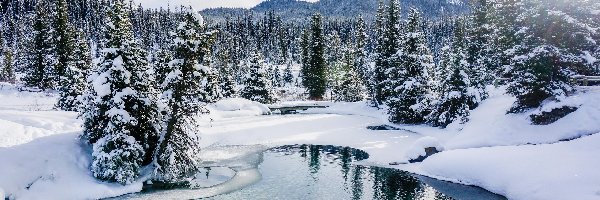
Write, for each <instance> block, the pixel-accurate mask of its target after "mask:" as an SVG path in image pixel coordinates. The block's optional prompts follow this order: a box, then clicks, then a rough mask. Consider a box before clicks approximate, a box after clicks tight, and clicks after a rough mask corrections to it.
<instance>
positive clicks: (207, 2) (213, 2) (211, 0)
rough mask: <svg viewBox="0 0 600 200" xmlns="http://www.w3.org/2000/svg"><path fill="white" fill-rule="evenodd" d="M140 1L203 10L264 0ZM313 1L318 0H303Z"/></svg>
mask: <svg viewBox="0 0 600 200" xmlns="http://www.w3.org/2000/svg"><path fill="white" fill-rule="evenodd" d="M134 1H135V2H138V3H141V4H142V6H144V7H145V8H159V7H161V6H162V7H166V6H167V5H171V8H173V7H175V6H179V5H186V6H187V5H192V7H194V9H196V10H204V9H206V8H218V7H228V8H252V7H254V6H256V5H258V4H259V3H260V2H262V1H264V0H134ZM305 1H309V2H315V1H318V0H305Z"/></svg>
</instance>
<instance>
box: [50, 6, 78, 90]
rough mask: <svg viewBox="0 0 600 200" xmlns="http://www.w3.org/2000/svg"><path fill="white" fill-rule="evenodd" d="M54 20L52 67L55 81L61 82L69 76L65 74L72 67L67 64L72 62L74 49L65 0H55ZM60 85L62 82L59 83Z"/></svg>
mask: <svg viewBox="0 0 600 200" xmlns="http://www.w3.org/2000/svg"><path fill="white" fill-rule="evenodd" d="M56 6H57V7H56V10H57V12H56V21H55V23H54V24H53V26H55V27H56V29H55V30H56V33H55V34H56V44H55V45H56V47H55V48H56V59H57V60H56V62H57V63H56V68H55V69H54V71H55V73H56V75H55V82H56V83H61V82H62V79H64V78H67V79H69V78H71V77H68V76H66V71H67V70H68V69H67V68H72V67H71V66H69V64H72V63H73V62H72V60H73V59H74V58H73V56H74V54H73V49H74V37H73V35H72V33H73V32H74V31H73V28H72V27H71V24H70V23H69V19H68V17H69V16H68V15H69V13H68V5H67V1H66V0H58V1H57V2H56ZM61 86H62V83H61Z"/></svg>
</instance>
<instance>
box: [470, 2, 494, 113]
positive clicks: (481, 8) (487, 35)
mask: <svg viewBox="0 0 600 200" xmlns="http://www.w3.org/2000/svg"><path fill="white" fill-rule="evenodd" d="M472 7H473V8H474V12H473V14H472V15H471V17H470V19H469V22H470V23H469V25H468V26H469V27H468V29H467V30H466V38H467V41H466V43H468V46H467V47H466V48H467V55H468V59H467V62H468V63H469V64H470V65H471V66H470V67H469V68H467V69H465V70H466V73H467V74H468V75H469V78H470V80H471V84H470V89H469V91H471V92H473V93H478V94H475V95H476V96H479V100H478V101H476V102H474V105H471V108H475V107H477V105H478V104H479V102H480V101H482V100H483V99H485V98H487V96H488V94H487V91H486V86H487V85H489V84H491V83H492V82H493V80H494V79H495V75H494V72H495V71H497V70H498V69H495V68H491V67H495V66H497V65H496V64H494V63H493V62H495V60H496V59H495V56H493V53H492V52H493V51H494V48H495V47H494V43H493V42H492V41H493V39H494V37H495V35H494V33H493V29H494V27H493V24H492V18H491V17H492V11H493V3H492V2H489V0H477V1H476V2H474V5H473V6H472Z"/></svg>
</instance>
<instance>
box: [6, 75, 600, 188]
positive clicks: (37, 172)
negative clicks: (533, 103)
mask: <svg viewBox="0 0 600 200" xmlns="http://www.w3.org/2000/svg"><path fill="white" fill-rule="evenodd" d="M579 91H580V92H578V93H576V94H574V95H572V96H569V97H566V98H565V99H562V100H561V101H560V102H545V104H544V105H543V106H542V108H541V109H534V110H531V111H529V112H526V113H523V114H509V115H507V114H506V111H507V110H508V109H509V108H510V107H511V106H512V104H513V103H514V101H515V98H513V97H510V96H508V95H506V94H504V93H505V90H504V89H503V88H490V89H489V93H490V98H489V99H487V100H485V101H483V102H482V104H481V106H480V107H478V108H477V109H475V110H473V111H472V112H471V116H470V120H469V122H467V123H465V124H460V123H454V124H451V125H450V126H449V127H448V128H447V129H439V128H434V127H429V126H426V125H394V124H389V123H388V122H387V116H386V115H385V113H386V110H385V109H376V108H372V107H369V106H367V103H366V102H357V103H333V102H282V103H279V104H276V105H269V106H271V107H274V106H294V105H320V106H328V107H327V108H319V109H317V108H315V109H309V110H308V111H304V112H301V113H300V114H298V115H264V114H268V113H270V111H269V108H268V106H267V105H264V104H260V103H257V102H252V101H248V100H244V99H235V98H234V99H225V100H222V101H219V102H217V103H214V104H209V105H208V106H207V108H208V109H209V110H210V111H211V113H210V115H209V116H202V117H200V118H199V124H200V126H201V130H200V132H201V133H202V134H201V136H202V140H201V141H200V143H201V146H202V147H203V149H204V150H205V151H203V153H202V157H203V158H204V159H203V160H205V161H210V160H214V159H218V158H220V159H227V158H233V157H238V156H237V155H236V154H231V153H228V152H221V151H218V150H214V151H208V152H207V151H206V150H207V149H211V148H214V147H220V146H226V145H264V146H266V147H275V146H279V145H289V144H324V145H340V146H351V147H354V148H358V149H362V150H365V151H366V152H367V153H369V155H370V158H369V159H368V160H365V161H361V162H359V163H356V164H366V165H377V166H386V167H392V166H389V165H388V163H391V162H398V163H403V162H406V161H408V160H409V159H410V158H414V157H415V156H417V157H418V155H423V154H424V148H425V147H436V148H437V149H438V150H444V151H443V152H441V153H438V154H435V155H433V156H431V157H429V158H428V159H426V160H425V161H424V162H422V163H414V164H405V165H399V166H393V167H394V168H398V169H402V170H407V171H410V172H413V173H417V174H422V175H426V176H430V177H434V178H438V179H443V180H448V181H452V182H458V183H463V184H469V185H476V186H481V187H483V188H485V189H488V190H490V191H492V192H495V193H499V194H501V195H505V196H507V197H508V198H510V199H599V198H600V183H599V182H598V181H597V180H600V173H598V170H597V169H599V168H600V161H599V160H598V159H595V158H596V157H597V155H598V154H600V145H598V144H600V134H596V133H599V132H600V123H598V122H599V121H600V104H598V103H597V99H600V88H598V87H581V88H579ZM0 95H2V96H0V97H1V98H2V99H3V100H4V99H7V100H9V101H8V102H4V101H2V102H0V127H1V128H0V158H1V159H0V160H1V162H0V177H2V178H1V179H0V190H4V192H5V194H6V195H7V196H9V197H10V198H18V199H47V197H52V198H56V199H97V198H106V197H114V196H119V195H123V194H127V193H132V192H138V191H140V190H141V186H142V184H141V183H142V182H143V181H145V178H144V177H143V178H140V179H139V180H136V181H135V182H134V183H133V184H131V185H128V186H122V185H119V184H111V183H105V182H101V181H98V180H96V179H94V178H93V176H92V174H91V172H90V170H89V166H90V164H91V163H90V162H91V147H89V146H87V145H84V144H81V142H80V140H79V139H78V138H77V135H78V134H79V133H80V131H81V128H80V125H81V121H80V120H78V119H76V116H77V114H76V113H72V112H62V111H50V110H49V109H44V106H34V105H30V104H31V103H32V102H35V101H34V99H36V100H37V101H39V102H44V103H47V104H50V105H52V104H53V103H54V102H55V99H56V96H55V95H54V94H44V93H30V92H18V91H16V90H15V88H14V87H12V86H6V87H3V88H0ZM12 105H17V106H12ZM564 105H572V106H578V107H579V109H578V110H577V111H575V112H573V113H571V114H570V115H568V116H566V117H565V118H563V119H560V120H558V121H557V122H555V123H554V124H551V125H546V126H536V125H531V123H530V122H529V115H531V114H532V113H536V112H540V111H546V110H549V109H552V108H556V107H560V106H564ZM39 110H46V111H39ZM209 119H210V121H208V120H209ZM385 124H387V125H393V126H396V127H398V128H400V129H401V130H389V131H372V130H368V129H366V127H367V126H374V125H385ZM580 137H581V138H580ZM573 138H579V139H575V140H572V141H567V142H561V140H569V139H573ZM533 144H535V145H533ZM5 177H6V178H5ZM26 188H29V189H26Z"/></svg>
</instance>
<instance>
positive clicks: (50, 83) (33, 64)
mask: <svg viewBox="0 0 600 200" xmlns="http://www.w3.org/2000/svg"><path fill="white" fill-rule="evenodd" d="M35 8H36V9H35V23H34V25H33V30H34V31H33V34H34V40H33V49H31V50H30V51H32V53H33V55H32V60H29V61H28V62H30V63H27V64H28V71H27V75H26V77H25V78H24V81H25V85H27V86H29V87H38V88H40V89H54V88H55V87H56V85H57V83H56V81H55V80H56V77H57V74H56V65H57V62H58V61H57V58H56V46H55V44H56V33H55V29H54V26H53V25H54V21H53V20H52V19H54V14H55V7H54V6H53V4H52V3H50V2H49V1H48V0H40V1H37V2H36V4H35Z"/></svg>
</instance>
